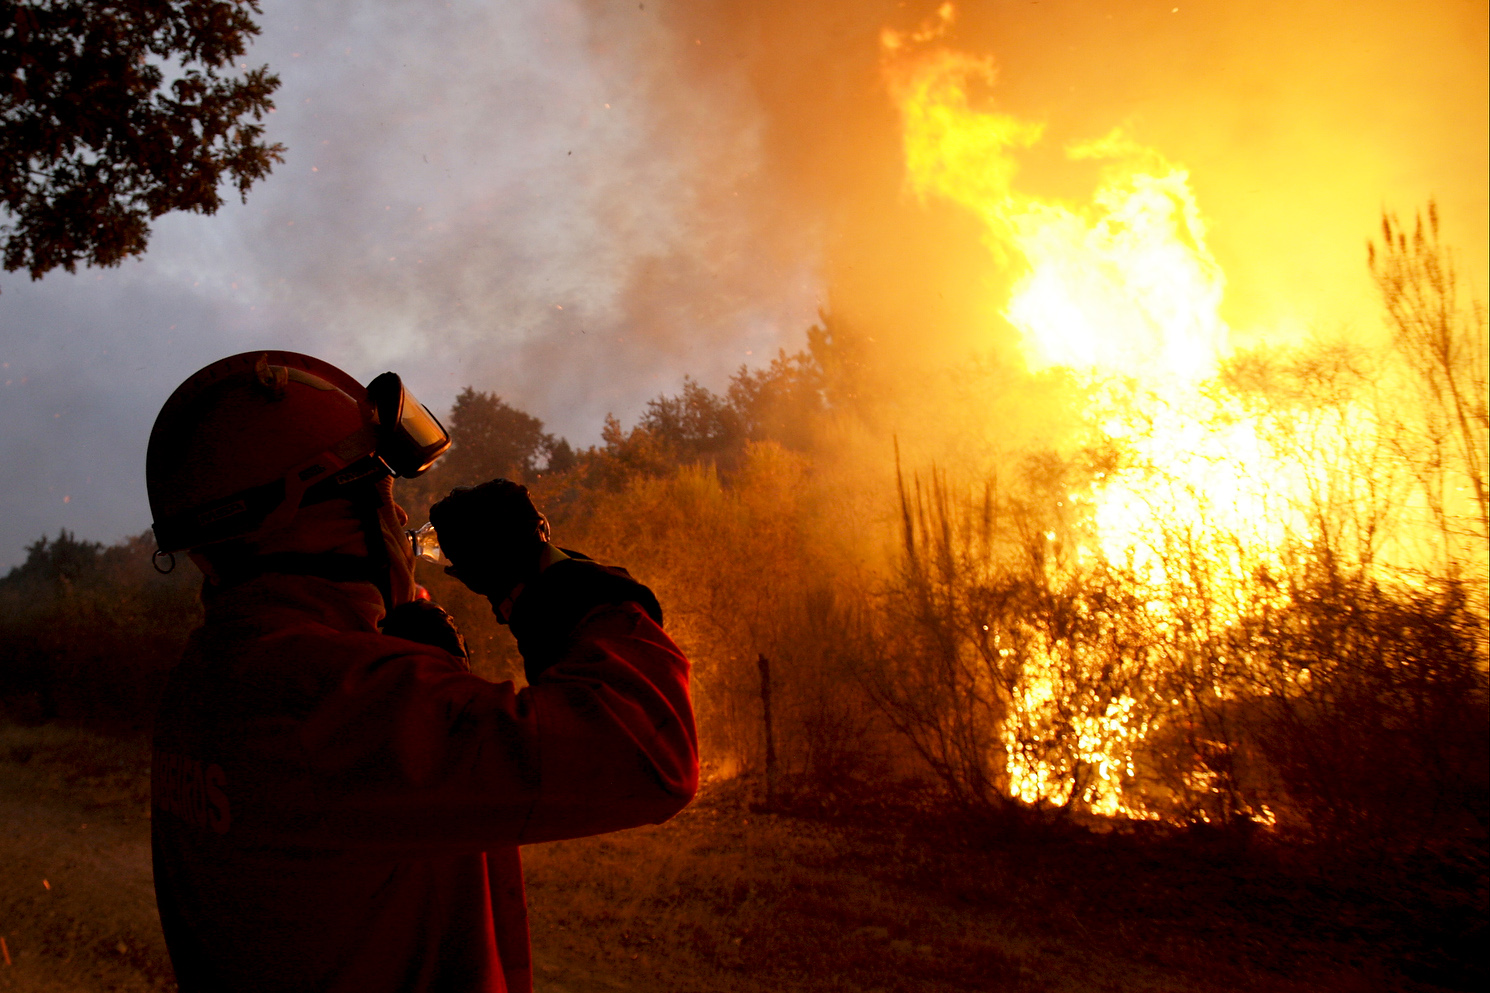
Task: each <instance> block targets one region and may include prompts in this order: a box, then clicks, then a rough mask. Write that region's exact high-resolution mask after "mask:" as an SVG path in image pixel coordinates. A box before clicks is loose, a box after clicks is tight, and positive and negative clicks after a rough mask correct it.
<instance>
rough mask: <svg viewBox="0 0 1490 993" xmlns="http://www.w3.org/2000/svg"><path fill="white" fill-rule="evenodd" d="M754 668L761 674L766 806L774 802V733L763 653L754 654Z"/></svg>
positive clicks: (768, 675) (768, 665)
mask: <svg viewBox="0 0 1490 993" xmlns="http://www.w3.org/2000/svg"><path fill="white" fill-rule="evenodd" d="M755 665H756V668H757V669H759V670H760V674H761V715H762V717H763V718H764V720H765V723H766V807H767V808H768V809H769V808H771V807H773V806H775V804H776V734H775V731H774V730H773V729H772V726H771V662H770V660H769V659H767V658H766V657H765V656H764V655H759V654H758V655H756V657H755Z"/></svg>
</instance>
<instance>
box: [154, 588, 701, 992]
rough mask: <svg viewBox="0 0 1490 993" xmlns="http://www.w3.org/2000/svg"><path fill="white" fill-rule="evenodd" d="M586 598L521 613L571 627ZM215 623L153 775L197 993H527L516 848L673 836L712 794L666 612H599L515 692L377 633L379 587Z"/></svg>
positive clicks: (187, 986)
mask: <svg viewBox="0 0 1490 993" xmlns="http://www.w3.org/2000/svg"><path fill="white" fill-rule="evenodd" d="M556 571H557V572H564V570H559V568H558V566H555V568H554V569H553V570H550V572H556ZM613 571H614V570H613ZM570 572H572V573H575V574H580V573H583V572H584V570H583V569H573V570H570ZM566 574H567V573H566ZM546 578H547V574H545V579H546ZM580 585H583V584H582V583H581V584H580ZM565 586H566V584H565V582H563V581H554V582H547V583H546V585H545V587H544V589H542V590H535V591H533V592H531V593H526V594H524V598H523V599H524V601H531V602H530V603H524V604H522V606H528V607H531V608H532V609H531V610H530V615H531V616H535V617H541V616H542V615H543V614H544V612H545V609H546V610H547V612H548V613H550V614H553V613H557V614H559V615H562V614H564V613H565V611H564V610H562V609H556V608H555V605H556V604H560V603H563V602H564V601H565V592H566V591H565ZM638 589H642V590H643V591H644V588H640V587H638ZM540 594H542V595H541V596H540ZM649 598H650V594H647V596H646V597H644V598H641V599H649ZM204 602H205V604H206V621H205V623H204V625H203V626H202V627H201V628H200V629H198V630H197V631H196V632H195V633H194V634H193V636H192V638H191V641H190V643H189V645H188V648H187V651H186V653H185V656H184V658H183V660H182V661H181V663H180V664H179V665H178V666H177V667H176V668H175V669H174V670H172V673H171V676H170V678H169V681H168V684H167V687H166V690H165V694H164V698H163V702H162V705H161V709H160V711H159V714H158V716H157V720H156V730H155V752H154V767H153V770H152V804H153V818H152V828H151V835H152V846H153V855H154V866H155V889H156V897H157V902H158V904H159V908H160V917H161V924H162V926H163V928H164V931H165V936H166V943H167V946H168V947H169V949H170V953H171V960H172V962H173V964H174V965H175V968H176V973H177V980H178V982H179V984H180V988H181V990H182V991H183V993H197V991H213V993H218V991H225V993H232V991H245V993H248V991H253V993H265V991H296V990H317V991H347V993H353V991H355V993H375V991H381V990H388V991H393V990H399V991H414V990H421V991H422V990H441V991H447V990H448V991H483V993H491V991H522V993H526V991H529V990H531V988H532V975H531V967H530V962H529V947H528V928H527V910H526V906H525V903H524V898H523V883H522V868H521V863H520V861H519V856H518V846H519V845H523V844H529V843H532V842H541V841H553V840H557V839H562V838H573V837H579V836H582V835H591V834H599V833H601V832H605V831H613V830H617V829H620V828H626V827H633V826H636V825H640V824H646V823H657V822H661V821H664V820H666V819H667V818H669V817H671V816H672V815H673V814H674V813H676V812H677V811H678V810H680V809H682V807H683V806H684V805H685V804H686V803H687V802H688V801H689V799H690V798H691V797H692V796H693V793H694V790H695V789H696V787H697V782H698V746H697V734H696V732H695V729H694V723H693V712H692V709H691V705H690V700H689V692H688V661H687V659H686V658H685V657H684V656H683V655H682V653H681V652H680V651H679V650H678V648H677V646H676V645H674V644H673V642H672V640H671V639H670V638H669V637H668V636H667V635H666V634H665V633H664V632H663V630H662V628H661V627H660V626H659V624H658V623H657V622H656V621H655V620H654V619H653V617H652V616H650V614H651V613H652V611H651V608H650V607H648V608H647V609H644V608H643V607H642V606H641V605H639V604H638V603H635V602H627V603H610V604H600V605H598V606H596V605H593V604H591V605H584V604H582V605H581V606H582V607H584V608H585V609H584V611H583V616H582V617H578V616H576V617H573V618H572V619H571V620H570V621H567V622H565V623H566V624H568V625H569V629H568V630H566V631H563V632H557V634H558V635H562V637H556V632H555V631H554V630H553V629H551V628H549V629H545V630H544V632H543V633H544V634H545V636H546V637H547V638H548V639H549V641H550V642H551V644H550V645H549V646H547V648H548V650H551V651H552V652H553V657H552V658H550V659H548V660H547V662H548V665H547V668H544V669H542V670H541V671H539V672H536V673H534V674H533V675H532V676H531V685H529V686H528V687H527V688H525V689H522V690H517V689H515V688H514V686H513V684H512V683H500V684H494V683H491V682H488V681H487V680H484V679H481V678H480V677H478V676H475V675H472V674H471V673H470V672H469V671H467V669H466V667H465V664H464V660H462V659H458V658H456V657H455V656H452V655H449V654H447V653H446V652H444V651H442V650H440V649H437V648H431V647H428V646H426V645H422V644H419V643H417V642H413V641H406V640H404V639H401V638H395V637H391V636H388V635H385V634H381V633H379V630H378V623H379V620H380V619H381V617H382V613H383V605H382V600H381V597H380V595H379V594H378V592H377V590H376V589H375V588H374V587H373V586H372V585H370V584H365V583H356V582H332V581H330V580H326V579H320V578H316V577H311V576H289V575H265V576H261V577H259V578H258V579H255V580H252V581H250V582H247V583H244V584H242V585H241V586H237V587H233V588H230V589H227V590H223V591H217V592H215V593H214V594H213V595H211V596H204ZM652 603H653V604H655V601H652ZM570 606H571V607H572V604H571V605H570ZM569 612H570V613H573V612H574V611H573V609H571V610H570V611H569ZM529 640H530V641H531V640H532V639H531V638H530V639H529ZM520 645H521V646H522V647H523V650H524V652H525V653H526V652H527V651H528V646H526V645H522V642H521V641H520ZM531 661H532V660H531V659H530V660H529V662H530V664H531ZM530 672H532V670H531V669H530Z"/></svg>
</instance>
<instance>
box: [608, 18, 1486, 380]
mask: <svg viewBox="0 0 1490 993" xmlns="http://www.w3.org/2000/svg"><path fill="white" fill-rule="evenodd" d="M612 6H613V5H611V4H608V3H603V2H601V0H595V2H593V3H592V4H591V7H592V9H602V10H608V9H611V8H612ZM939 6H940V4H938V3H933V2H920V3H904V2H889V0H886V2H864V0H804V2H794V3H790V4H787V3H758V2H750V0H733V2H730V0H723V2H711V3H709V4H677V5H670V6H669V7H668V8H667V9H668V13H669V23H670V25H671V26H672V28H673V30H674V31H675V32H677V33H679V34H681V35H683V36H685V37H687V36H692V37H694V38H696V39H698V47H699V49H700V51H702V52H710V53H715V54H714V55H713V56H712V57H711V58H700V59H699V60H698V62H697V63H696V64H694V65H692V66H690V71H691V72H692V73H693V74H694V76H695V77H696V79H697V80H698V86H695V87H690V88H689V89H688V90H686V91H682V90H680V91H678V93H677V95H676V96H675V99H686V100H692V99H695V94H696V92H697V90H698V89H699V88H700V87H702V88H705V89H707V88H708V87H709V86H711V85H728V86H737V85H738V83H737V81H738V80H739V79H740V78H742V77H743V78H745V79H746V80H748V86H749V91H750V93H751V94H753V96H754V98H755V100H756V102H757V103H758V105H759V107H760V108H761V111H762V113H763V114H764V115H765V122H764V124H763V125H761V134H762V150H763V168H764V169H765V170H767V172H768V174H769V176H770V179H769V181H768V182H766V183H764V184H762V187H761V188H762V190H764V191H766V192H768V193H770V194H771V195H772V200H771V203H770V204H769V205H768V206H766V207H765V208H763V209H762V211H761V214H762V216H768V217H779V218H784V219H786V222H787V223H792V224H795V223H802V222H803V221H804V220H805V221H806V222H807V223H810V224H813V225H816V226H820V227H821V229H822V230H823V233H824V239H823V248H822V250H823V253H824V258H823V263H822V271H823V273H824V279H825V281H826V284H827V287H828V293H829V297H830V300H831V304H832V307H833V309H834V310H835V312H836V313H838V314H839V315H840V316H842V317H843V318H845V319H846V320H847V322H848V323H850V324H852V325H853V326H856V327H858V328H860V329H861V330H863V331H864V333H866V334H869V335H873V336H874V337H875V338H876V340H877V342H878V343H879V344H880V345H881V352H882V353H883V354H884V356H885V361H886V364H887V365H888V366H891V367H893V368H896V369H901V370H904V369H906V368H907V366H908V365H909V366H911V367H916V366H922V365H930V366H936V365H939V364H942V363H945V362H947V361H955V360H957V359H958V358H959V357H961V356H963V355H965V354H966V353H967V352H968V351H969V350H970V349H971V350H988V349H991V350H995V351H998V350H1001V349H1007V347H1008V344H1009V341H1010V331H1009V329H1008V327H1007V326H1006V325H1005V324H1004V323H1003V321H1002V320H1001V319H1000V318H999V316H998V311H999V309H1000V308H1001V307H1002V306H1003V305H1004V303H1005V302H1006V301H1005V300H1004V299H1003V297H1004V294H1005V293H1006V291H1007V288H1008V283H1009V280H1010V277H1011V274H1010V273H1008V272H1006V271H1001V270H1000V267H999V266H998V265H997V264H995V262H994V260H992V259H991V258H990V257H989V254H988V251H987V249H986V248H985V247H984V246H983V245H982V243H981V241H980V238H979V232H978V230H977V226H976V223H975V222H974V221H973V220H972V219H971V218H970V217H967V216H965V215H964V214H963V213H961V212H960V211H959V210H957V209H956V208H951V207H948V206H946V205H943V204H938V203H934V202H933V203H927V204H922V203H918V202H916V201H915V200H914V198H912V197H911V196H909V195H908V194H907V193H906V191H905V187H904V182H903V179H902V176H903V169H902V166H901V162H900V158H899V155H900V148H899V144H898V138H897V131H898V122H897V121H896V120H895V118H894V115H893V112H892V110H891V109H890V106H889V101H888V98H887V95H886V92H885V88H884V85H883V83H882V82H881V79H880V65H879V57H880V56H879V36H880V32H881V30H882V29H885V28H891V29H893V30H897V31H908V30H914V29H916V28H917V27H918V26H921V25H925V24H927V23H929V22H931V21H933V20H935V19H936V18H937V7H939ZM1486 23H1487V17H1486V9H1485V7H1484V5H1483V4H1465V3H1449V2H1445V3H1438V4H1422V5H1410V6H1404V5H1401V4H1394V3H1389V2H1386V0H1375V2H1370V3H1367V4H1364V5H1355V6H1353V7H1352V8H1351V9H1350V10H1349V11H1345V10H1344V9H1343V8H1341V7H1340V6H1339V5H1338V4H1333V3H1328V2H1323V0H1304V2H1292V0H1290V2H1284V0H1266V2H1263V3H1253V4H1234V3H1225V2H1221V0H1203V2H1194V3H1192V2H1186V0H1165V2H1163V3H1156V2H1138V3H1134V2H1131V0H1125V2H1121V3H1118V2H1106V3H1092V2H1078V0H1055V2H1045V3H1039V4H1028V3H1020V4H1013V3H991V2H973V0H967V2H963V3H959V4H956V5H955V14H954V16H953V23H952V27H951V30H950V31H949V32H948V33H947V35H946V37H945V39H944V43H945V44H946V45H948V46H949V47H952V48H956V49H959V50H962V51H965V52H968V53H970V54H972V55H975V56H989V57H991V58H992V60H993V61H994V63H995V65H996V66H997V69H998V78H997V81H996V83H995V84H994V85H993V86H991V87H988V88H987V89H986V90H984V91H983V92H980V93H976V94H974V97H975V99H977V100H980V101H983V102H984V103H985V104H986V105H988V106H992V107H996V108H998V109H999V110H1001V111H1003V112H1006V113H1010V114H1013V115H1015V116H1017V117H1020V118H1022V119H1025V120H1029V121H1035V122H1039V123H1041V124H1043V125H1044V126H1045V137H1044V139H1043V140H1042V141H1041V142H1040V143H1039V144H1038V145H1037V146H1036V147H1035V148H1033V149H1031V150H1030V151H1029V152H1027V153H1024V154H1022V155H1021V156H1020V172H1019V175H1018V178H1017V180H1016V185H1017V186H1019V187H1020V188H1021V189H1022V190H1024V191H1025V192H1028V193H1032V194H1037V195H1040V196H1044V197H1050V198H1055V199H1060V200H1064V201H1069V202H1076V203H1080V202H1082V201H1084V200H1085V199H1086V198H1088V197H1089V196H1090V193H1091V190H1092V188H1093V186H1094V185H1095V182H1096V166H1095V165H1094V164H1090V163H1079V162H1072V161H1070V160H1068V159H1067V158H1066V156H1065V155H1064V149H1065V148H1066V147H1067V146H1068V145H1070V144H1072V143H1074V142H1079V141H1088V140H1091V139H1094V138H1098V137H1100V136H1102V135H1105V134H1107V133H1109V132H1110V131H1111V130H1112V129H1113V128H1114V127H1118V126H1121V127H1123V128H1124V129H1125V130H1126V131H1127V132H1128V133H1129V134H1131V135H1132V136H1133V137H1134V138H1135V139H1136V140H1137V141H1139V142H1141V143H1142V144H1144V145H1147V146H1150V147H1153V148H1155V149H1156V150H1157V151H1159V152H1160V153H1161V154H1163V155H1164V156H1165V157H1166V158H1168V159H1169V160H1171V161H1174V162H1177V163H1180V164H1182V165H1184V166H1186V167H1188V169H1189V170H1190V175H1191V177H1192V182H1193V185H1194V188H1195V189H1196V190H1197V194H1198V199H1199V204H1200V208H1201V210H1202V211H1203V212H1204V214H1205V216H1206V217H1207V219H1208V221H1209V231H1210V240H1211V246H1212V248H1213V249H1214V251H1215V252H1216V254H1217V256H1218V259H1219V261H1220V262H1221V265H1222V267H1223V268H1224V269H1225V271H1226V272H1227V274H1228V286H1229V290H1228V294H1227V298H1226V304H1225V316H1226V317H1227V318H1228V321H1229V323H1230V324H1231V325H1232V327H1233V330H1234V332H1235V333H1236V335H1237V338H1238V340H1239V341H1240V342H1242V343H1244V344H1245V343H1249V342H1256V341H1289V340H1294V339H1297V338H1298V337H1299V336H1301V335H1306V334H1310V333H1317V332H1332V331H1336V330H1338V329H1339V328H1340V327H1342V326H1348V327H1349V328H1350V329H1351V330H1352V332H1353V333H1354V334H1357V335H1359V334H1371V333H1373V332H1374V331H1375V329H1376V328H1377V327H1378V326H1379V320H1378V309H1379V308H1378V304H1377V301H1376V298H1375V294H1374V291H1373V289H1372V287H1371V285H1370V283H1369V280H1368V278H1367V274H1366V269H1365V265H1364V251H1363V244H1362V243H1363V241H1364V239H1365V238H1366V237H1368V236H1369V235H1371V234H1372V233H1373V232H1374V231H1376V229H1377V227H1378V226H1379V218H1380V212H1381V211H1382V210H1383V209H1388V210H1396V211H1402V212H1407V213H1410V212H1412V211H1413V210H1415V209H1417V208H1418V207H1420V206H1421V205H1422V204H1423V203H1425V202H1426V201H1427V199H1428V198H1429V197H1436V198H1437V199H1438V202H1439V204H1440V208H1441V210H1442V212H1443V214H1444V215H1445V218H1446V224H1447V225H1448V228H1447V230H1446V236H1447V237H1448V239H1449V240H1450V241H1451V242H1452V243H1454V244H1456V245H1458V246H1461V256H1460V257H1461V263H1462V264H1463V268H1464V269H1465V270H1466V275H1468V276H1469V283H1470V285H1471V286H1472V287H1473V288H1475V289H1476V291H1477V292H1478V293H1479V294H1480V295H1481V296H1483V294H1484V288H1485V270H1486V249H1485V245H1486V243H1487V241H1490V239H1487V226H1486V215H1487V210H1486V205H1487V201H1486V189H1487V155H1486V145H1485V142H1484V141H1483V136H1484V134H1485V132H1486V130H1487V126H1490V117H1487V98H1486V91H1485V87H1484V85H1483V83H1484V79H1485V77H1486V61H1487V60H1486V37H1487V28H1486ZM685 94H686V95H685ZM1450 217H1452V221H1449V220H1448V218H1450Z"/></svg>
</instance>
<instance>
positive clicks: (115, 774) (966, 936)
mask: <svg viewBox="0 0 1490 993" xmlns="http://www.w3.org/2000/svg"><path fill="white" fill-rule="evenodd" d="M148 758H149V755H148V746H147V744H146V742H145V741H144V739H143V738H142V737H141V736H139V735H138V734H136V735H134V736H124V737H114V736H109V735H105V734H100V733H98V732H94V731H87V730H82V729H76V728H60V727H56V726H46V727H36V728H22V727H14V726H8V725H4V724H0V935H4V936H5V937H6V939H7V948H8V949H9V951H10V953H11V956H12V961H13V965H11V966H10V967H6V966H4V964H3V962H0V990H27V991H53V990H56V991H63V990H67V991H75V990H86V991H94V990H100V991H101V990H131V991H133V990H139V991H157V990H170V989H173V988H174V984H173V983H172V982H171V978H170V975H171V974H170V969H169V963H168V959H167V957H166V953H165V948H164V944H163V942H162V940H161V938H160V931H159V925H158V923H157V921H156V918H155V912H154V902H153V894H152V891H151V888H150V874H149V837H148V835H149V822H148V810H147V809H146V806H145V805H146V803H147V800H148V789H147V786H148V784H147V777H148ZM748 785H749V784H746V783H740V782H738V781H737V782H734V783H724V784H715V785H713V786H711V787H708V788H706V789H705V791H704V792H703V794H702V795H701V796H700V798H699V799H698V800H697V801H696V802H695V803H694V805H693V806H691V807H690V808H689V809H688V810H687V811H685V812H684V813H683V814H681V815H680V816H679V817H677V818H675V819H674V820H672V821H671V822H669V823H667V824H665V825H660V826H657V827H649V828H641V829H637V830H634V831H626V832H621V833H618V834H613V835H608V836H604V837H600V838H588V839H580V840H576V841H571V842H562V843H558V844H551V845H542V846H534V847H532V848H529V849H527V850H526V851H525V853H524V857H525V860H526V863H527V868H528V886H529V904H530V907H531V911H532V923H533V946H534V958H535V962H536V980H537V982H536V986H537V989H538V991H539V993H602V991H616V990H634V991H651V990H667V991H685V993H686V991H699V993H705V991H719V993H746V991H752V993H753V991H767V990H770V991H778V990H804V991H835V993H838V991H841V993H866V991H871V990H878V991H886V993H888V991H928V993H931V991H937V993H941V991H949V993H950V991H962V990H980V991H981V990H987V991H1016V990H1017V991H1029V993H1035V991H1094V990H1123V991H1130V990H1132V991H1139V990H1153V991H1161V990H1162V991H1195V993H1208V991H1222V990H1226V991H1233V990H1257V991H1263V990H1267V991H1274V990H1276V991H1304V990H1339V991H1355V990H1362V991H1365V990H1388V989H1400V990H1404V991H1424V993H1426V991H1429V990H1436V989H1445V988H1449V989H1452V988H1475V987H1474V985H1473V984H1474V983H1475V982H1477V981H1478V979H1477V978H1476V976H1475V975H1474V974H1473V972H1472V970H1473V969H1474V968H1481V969H1482V968H1483V967H1482V966H1480V965H1479V962H1480V959H1479V956H1478V953H1477V952H1476V951H1474V948H1475V947H1476V945H1475V943H1476V942H1477V941H1478V937H1476V936H1477V935H1478V936H1479V937H1483V930H1484V919H1485V912H1484V903H1485V891H1484V878H1485V875H1484V862H1483V857H1482V856H1479V857H1478V861H1476V860H1475V858H1470V859H1469V863H1468V864H1466V865H1462V866H1460V868H1461V869H1462V870H1463V871H1462V873H1456V870H1455V869H1454V867H1453V865H1452V864H1451V863H1450V862H1449V861H1446V860H1445V859H1442V858H1440V859H1437V860H1435V861H1432V863H1431V866H1430V868H1432V867H1436V869H1435V871H1438V872H1440V876H1439V877H1437V878H1436V881H1435V880H1434V879H1429V878H1428V876H1427V875H1425V871H1423V867H1422V866H1419V867H1418V868H1416V869H1413V868H1411V867H1408V868H1406V869H1404V870H1403V871H1402V873H1401V874H1400V875H1401V876H1402V880H1406V879H1408V878H1409V877H1410V880H1411V885H1410V886H1408V885H1406V883H1402V885H1398V886H1397V888H1396V889H1392V888H1391V885H1387V887H1386V889H1383V885H1385V884H1382V883H1381V882H1380V880H1378V881H1377V883H1376V884H1374V888H1373V887H1368V886H1364V885H1362V886H1360V887H1357V888H1355V889H1352V888H1351V886H1350V885H1349V884H1348V882H1342V879H1343V878H1345V877H1343V876H1342V875H1341V874H1340V873H1335V874H1334V875H1331V874H1328V873H1321V872H1318V871H1304V870H1301V869H1300V868H1299V867H1298V866H1289V865H1284V864H1283V863H1282V862H1281V861H1279V860H1278V859H1276V858H1274V859H1269V858H1268V857H1266V856H1265V855H1259V854H1257V852H1256V850H1255V848H1254V849H1252V850H1250V851H1249V852H1248V853H1246V854H1244V853H1242V852H1241V851H1240V850H1238V849H1235V848H1230V847H1227V845H1226V844H1219V843H1218V844H1212V843H1204V844H1202V843H1198V842H1196V841H1195V840H1194V839H1189V840H1184V839H1168V840H1154V839H1149V840H1140V839H1134V838H1124V837H1120V836H1116V835H1091V834H1085V833H1079V832H1071V833H1067V834H1065V835H1063V836H1053V835H1051V834H1049V833H1037V834H1024V835H1010V834H1006V835H1004V836H1003V837H1000V838H997V839H993V838H992V837H991V836H989V835H987V834H986V833H985V835H984V839H985V844H983V845H982V846H981V847H980V846H976V845H970V844H968V843H967V837H968V835H967V833H966V832H965V831H964V832H958V831H954V830H952V829H951V827H950V826H949V825H947V823H946V822H945V821H944V820H942V819H939V818H934V817H929V816H928V815H926V814H925V813H922V814H916V813H914V812H911V811H907V810H902V811H900V812H899V813H897V812H896V810H895V808H893V807H883V808H881V809H880V810H879V811H878V812H876V813H875V814H874V815H873V816H870V817H865V816H864V815H863V812H860V814H859V815H858V816H855V817H852V818H850V817H840V818H836V819H813V818H806V817H794V816H785V815H781V814H763V813H761V812H759V811H758V810H753V809H752V808H751V807H750V806H749V804H748V803H747V799H748V793H747V787H748ZM85 824H86V827H84V826H83V825H85ZM1388 875H1390V874H1388ZM43 879H45V880H47V882H48V884H49V885H50V888H46V887H44V886H43V885H42V880H43ZM1402 880H1399V882H1402ZM1392 885H1396V884H1392ZM1425 894H1426V895H1425ZM1476 929H1478V930H1476ZM1456 942H1457V943H1458V945H1455V943H1456ZM1460 946H1462V947H1460ZM1456 949H1457V950H1456ZM1408 975H1416V976H1417V977H1418V981H1414V980H1412V979H1410V978H1407V977H1408ZM1479 978H1480V979H1482V978H1483V975H1482V973H1481V974H1480V976H1479ZM1435 983H1437V984H1438V985H1435Z"/></svg>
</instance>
